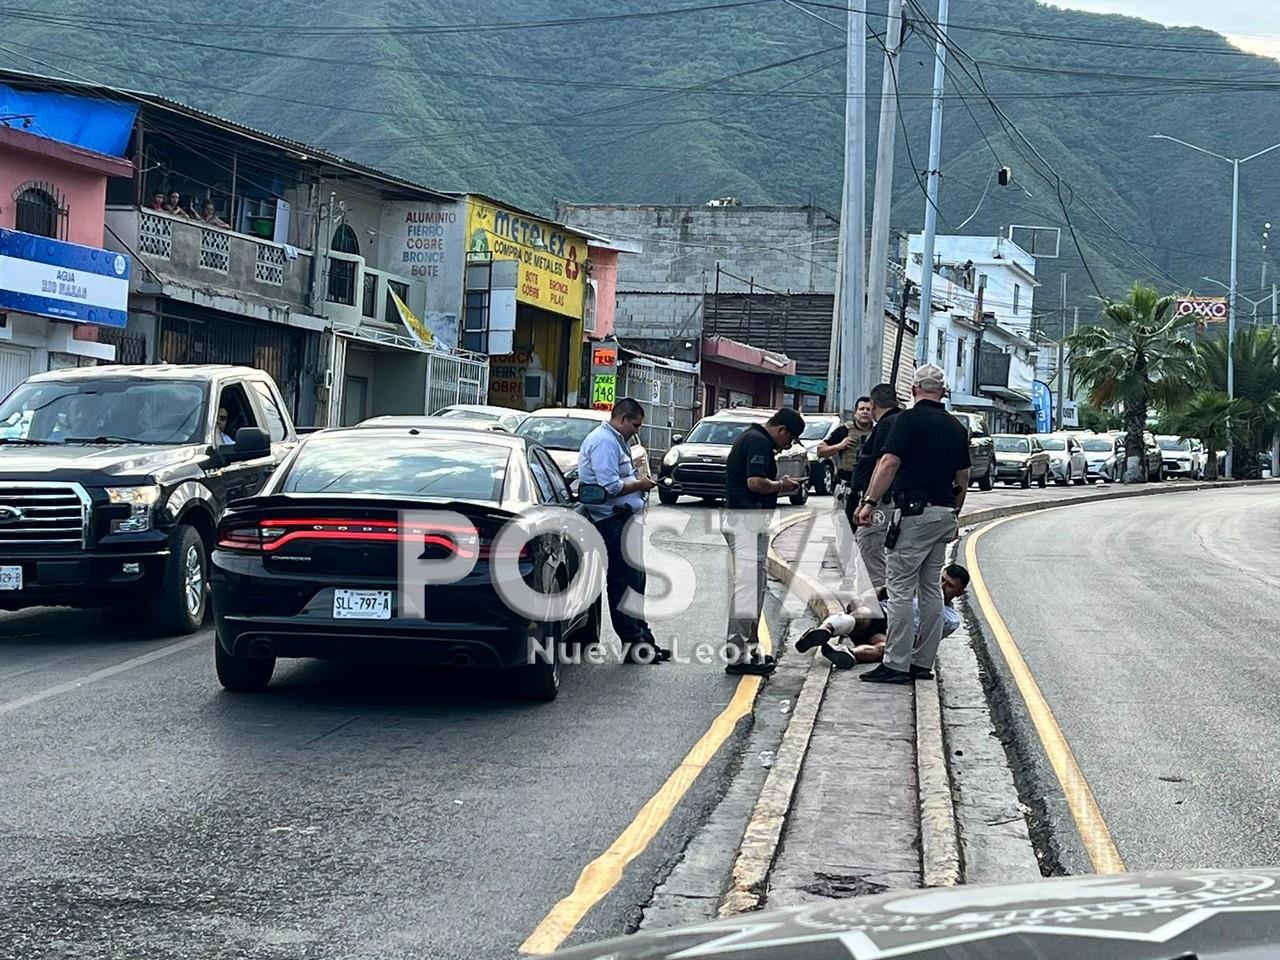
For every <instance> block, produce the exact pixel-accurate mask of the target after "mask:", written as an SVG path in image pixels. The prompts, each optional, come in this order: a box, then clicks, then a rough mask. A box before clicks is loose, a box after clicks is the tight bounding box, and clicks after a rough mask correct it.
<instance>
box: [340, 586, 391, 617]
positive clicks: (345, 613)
mask: <svg viewBox="0 0 1280 960" xmlns="http://www.w3.org/2000/svg"><path fill="white" fill-rule="evenodd" d="M333 619H335V620H390V619H391V591H390V590H335V591H333Z"/></svg>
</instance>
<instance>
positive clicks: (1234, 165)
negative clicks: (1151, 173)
mask: <svg viewBox="0 0 1280 960" xmlns="http://www.w3.org/2000/svg"><path fill="white" fill-rule="evenodd" d="M1150 139H1152V140H1169V141H1172V142H1173V143H1178V144H1181V145H1182V146H1184V147H1188V148H1189V149H1191V150H1194V151H1196V152H1197V153H1203V154H1205V155H1206V156H1210V157H1213V158H1214V159H1216V160H1221V161H1223V162H1224V163H1229V164H1231V284H1230V286H1229V287H1228V288H1227V399H1229V400H1234V399H1235V398H1236V360H1235V352H1236V253H1237V241H1238V237H1237V234H1238V233H1239V227H1240V165H1241V164H1243V163H1248V162H1249V161H1250V160H1256V159H1258V157H1260V156H1262V155H1263V154H1266V153H1270V152H1271V151H1272V150H1280V143H1273V144H1272V145H1271V146H1269V147H1267V148H1266V149H1265V150H1259V151H1258V152H1257V153H1251V154H1249V156H1247V157H1224V156H1223V155H1222V154H1220V153H1214V152H1213V151H1212V150H1206V149H1205V148H1204V147H1197V146H1196V145H1195V144H1194V143H1188V142H1187V141H1186V140H1179V139H1178V138H1177V137H1169V136H1166V135H1165V134H1163V133H1153V134H1152V135H1151V137H1150ZM1234 452H1235V451H1234V450H1233V449H1232V444H1231V442H1230V441H1228V442H1227V476H1228V477H1230V476H1231V468H1232V460H1233V457H1232V454H1233V453H1234Z"/></svg>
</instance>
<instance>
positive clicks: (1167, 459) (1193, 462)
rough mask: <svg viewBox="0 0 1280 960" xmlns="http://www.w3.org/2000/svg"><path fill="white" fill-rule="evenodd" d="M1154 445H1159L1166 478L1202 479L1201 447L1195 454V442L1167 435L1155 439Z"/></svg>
mask: <svg viewBox="0 0 1280 960" xmlns="http://www.w3.org/2000/svg"><path fill="white" fill-rule="evenodd" d="M1156 443H1158V444H1159V445H1160V456H1161V457H1162V458H1163V460H1164V475H1165V476H1166V477H1186V478H1187V479H1189V480H1201V479H1203V478H1204V452H1203V449H1204V448H1203V446H1202V447H1201V451H1200V452H1199V453H1197V452H1196V445H1197V442H1193V441H1192V439H1191V438H1190V437H1174V436H1169V435H1165V436H1160V437H1156Z"/></svg>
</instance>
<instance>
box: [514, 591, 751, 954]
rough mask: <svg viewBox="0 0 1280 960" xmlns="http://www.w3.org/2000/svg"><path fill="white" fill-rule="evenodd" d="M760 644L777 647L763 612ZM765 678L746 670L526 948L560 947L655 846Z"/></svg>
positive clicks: (522, 949)
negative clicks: (695, 739)
mask: <svg viewBox="0 0 1280 960" xmlns="http://www.w3.org/2000/svg"><path fill="white" fill-rule="evenodd" d="M760 649H761V651H762V652H764V653H770V652H772V650H773V640H772V637H771V636H770V634H769V628H768V626H767V625H766V624H765V621H764V617H763V616H762V617H761V618H760ZM761 681H762V678H761V677H752V676H744V677H742V678H740V679H739V680H738V686H737V689H736V690H734V692H733V697H732V698H731V699H730V700H729V703H728V705H727V706H726V707H725V708H724V709H723V710H722V711H720V714H719V715H718V716H717V717H716V718H715V720H713V721H712V722H711V726H710V727H709V728H708V729H707V732H706V733H704V734H703V735H702V736H701V737H700V738H699V739H698V742H697V743H695V744H694V745H693V749H692V750H690V751H689V753H688V754H687V755H686V756H685V758H684V759H683V760H681V761H680V766H678V767H676V769H675V770H674V771H673V772H672V774H671V776H669V777H667V780H666V783H664V784H663V785H662V786H661V787H659V788H658V792H657V793H655V794H654V795H653V796H652V797H650V798H649V802H648V803H646V804H645V805H644V806H643V807H641V808H640V812H639V813H637V814H636V816H635V819H634V820H632V821H631V823H630V824H629V825H628V826H627V829H625V830H623V831H622V833H621V834H619V835H618V839H616V840H614V841H613V843H612V844H610V845H609V849H607V850H605V852H604V853H602V854H600V856H598V857H596V858H595V859H594V860H592V861H591V862H590V863H589V864H587V865H586V866H585V867H583V869H582V873H580V874H579V875H578V882H577V883H576V884H575V885H574V887H573V892H571V893H570V894H569V895H568V896H567V897H565V898H564V899H563V900H561V901H560V902H559V903H557V904H556V905H555V906H554V907H552V908H551V912H550V913H548V914H547V915H546V916H545V917H544V918H543V919H542V922H541V923H539V924H538V926H537V928H536V929H535V930H534V931H533V933H531V934H529V937H528V939H527V940H525V942H524V943H522V944H520V952H521V953H526V954H541V953H551V952H552V951H553V950H556V949H558V948H559V946H560V944H562V943H564V941H565V939H566V938H567V937H568V936H569V934H571V933H573V931H574V928H575V927H577V926H578V924H579V923H581V922H582V918H583V917H585V916H586V915H587V911H588V910H590V909H591V908H592V907H594V906H595V905H596V904H597V903H599V902H600V901H601V900H602V899H604V897H605V896H606V895H607V894H608V893H609V891H610V890H612V889H613V888H614V887H615V886H617V884H618V881H619V880H620V879H622V871H623V870H624V869H625V868H626V866H627V864H629V863H630V862H631V861H632V860H634V859H635V858H636V857H638V856H639V855H640V854H641V853H643V852H644V850H645V848H646V847H647V846H649V842H650V841H651V840H653V838H654V837H655V836H657V834H658V831H659V830H661V829H662V828H663V826H664V825H665V824H666V822H667V820H668V819H670V817H671V814H672V812H674V810H675V808H676V807H677V806H678V805H679V803H680V801H681V800H682V799H683V798H684V795H685V794H686V793H688V792H689V788H690V787H691V786H693V783H694V781H695V780H697V779H698V775H699V774H700V773H702V771H703V769H705V768H706V766H707V764H708V763H710V762H711V759H712V758H713V757H714V756H715V755H716V754H717V753H718V752H719V750H720V748H721V747H722V746H724V742H725V741H726V740H728V739H729V736H730V735H731V734H732V733H733V729H734V727H735V726H737V723H738V721H739V720H741V719H742V718H743V717H745V716H747V715H748V714H749V713H751V708H752V706H753V705H754V704H755V700H756V692H757V691H758V690H759V689H760V683H761Z"/></svg>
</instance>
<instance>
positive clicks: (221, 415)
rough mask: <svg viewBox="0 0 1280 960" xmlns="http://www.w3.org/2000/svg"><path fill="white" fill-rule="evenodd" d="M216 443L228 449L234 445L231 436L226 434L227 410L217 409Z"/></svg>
mask: <svg viewBox="0 0 1280 960" xmlns="http://www.w3.org/2000/svg"><path fill="white" fill-rule="evenodd" d="M218 443H220V444H222V446H224V447H229V446H231V445H232V444H234V443H235V441H234V440H232V439H231V435H230V434H229V433H227V408H226V407H219V408H218Z"/></svg>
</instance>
